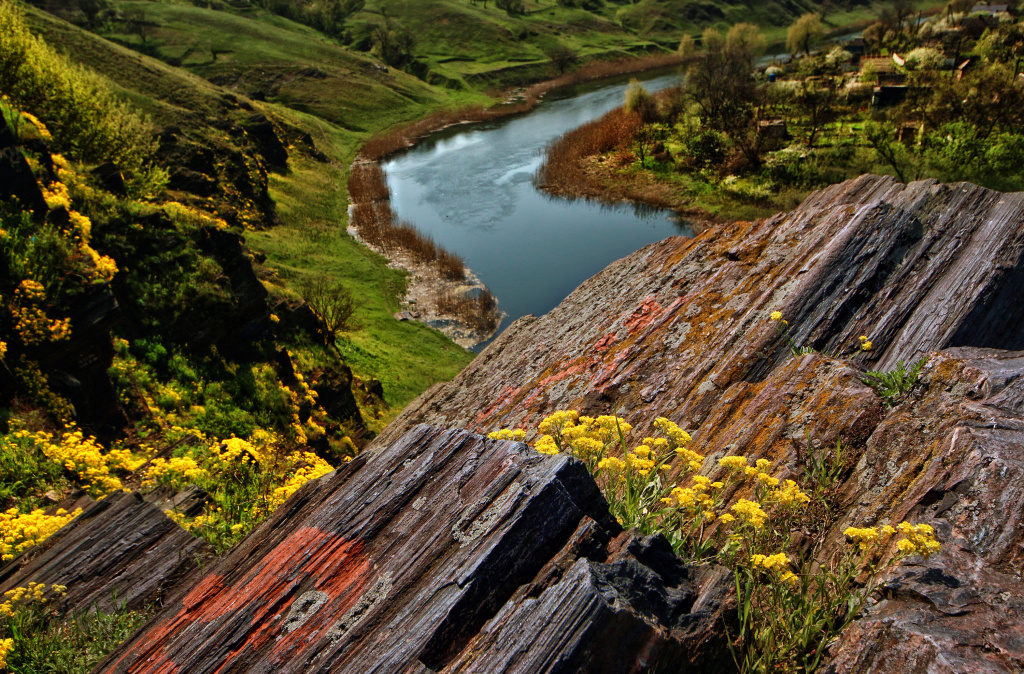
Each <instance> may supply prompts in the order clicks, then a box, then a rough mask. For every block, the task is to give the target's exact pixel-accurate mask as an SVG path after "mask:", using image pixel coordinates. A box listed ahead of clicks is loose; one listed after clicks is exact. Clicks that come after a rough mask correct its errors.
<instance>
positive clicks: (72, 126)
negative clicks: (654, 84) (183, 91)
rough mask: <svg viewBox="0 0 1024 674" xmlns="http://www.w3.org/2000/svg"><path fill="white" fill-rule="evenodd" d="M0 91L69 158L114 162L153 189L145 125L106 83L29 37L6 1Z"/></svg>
mask: <svg viewBox="0 0 1024 674" xmlns="http://www.w3.org/2000/svg"><path fill="white" fill-rule="evenodd" d="M0 91H2V92H3V93H4V95H5V96H6V97H7V98H8V99H9V101H10V102H11V103H12V104H13V105H14V106H16V107H18V108H21V109H23V110H25V111H27V112H30V113H32V114H33V115H35V116H36V117H38V118H39V119H40V120H42V121H43V122H44V123H45V124H46V125H47V126H48V127H49V128H50V129H51V132H52V134H53V141H54V143H56V145H57V146H58V147H60V148H61V149H62V150H63V151H64V152H66V153H67V154H68V155H70V156H71V157H72V158H74V159H79V160H82V161H86V162H102V161H113V162H115V163H117V164H118V165H119V166H120V167H121V168H122V169H123V170H124V171H125V172H126V173H127V174H128V175H129V176H130V177H131V178H133V179H134V181H133V182H134V183H136V184H138V183H141V184H144V185H148V189H152V188H153V187H154V185H153V184H152V183H153V182H154V175H155V174H154V171H155V169H153V168H151V167H150V166H149V165H148V160H149V158H150V157H151V156H152V154H153V151H154V150H155V147H156V145H155V138H154V137H153V135H152V133H151V129H150V124H149V121H148V120H147V119H145V118H144V117H142V116H141V115H140V114H138V113H137V112H135V110H134V109H132V108H131V106H130V105H129V104H128V103H126V102H124V101H122V100H120V99H119V98H118V97H117V96H115V95H114V92H113V87H112V86H111V85H110V83H109V82H108V80H106V79H105V78H103V77H101V76H100V75H97V74H96V73H94V72H92V71H91V70H88V69H86V68H83V67H82V66H79V65H77V64H75V63H73V62H72V61H70V60H69V59H68V58H67V57H65V56H63V55H61V54H59V53H57V52H56V51H55V50H54V49H53V48H52V47H50V46H49V45H47V44H46V43H45V42H44V41H43V40H42V39H40V38H38V37H35V36H33V35H32V34H31V33H30V32H29V30H28V27H27V26H26V24H25V20H24V17H23V15H22V12H21V10H20V9H18V8H17V7H16V5H15V4H14V3H13V2H11V0H0ZM157 172H159V171H157ZM156 182H157V183H159V180H157V181H156Z"/></svg>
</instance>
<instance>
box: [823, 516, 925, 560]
mask: <svg viewBox="0 0 1024 674" xmlns="http://www.w3.org/2000/svg"><path fill="white" fill-rule="evenodd" d="M897 532H899V533H900V534H902V535H903V536H904V538H901V539H900V540H898V541H896V549H897V550H898V551H899V555H900V556H907V555H913V554H919V555H922V556H924V557H925V558H927V557H930V556H931V555H932V554H934V553H936V552H938V551H939V548H940V547H941V544H940V543H939V542H938V541H937V540H935V530H934V529H933V528H932V527H931V525H928V524H917V525H914V524H911V523H910V522H900V523H899V524H897V525H896V526H895V527H893V526H892V525H889V524H885V525H883V526H880V527H878V528H877V529H875V528H873V527H847V528H846V530H844V531H843V535H844V536H846V537H847V538H848V539H849V540H850V542H851V543H853V544H854V545H856V546H857V547H858V548H860V550H861V551H862V552H866V551H868V550H870V549H871V548H872V547H874V545H875V544H876V543H885V542H886V541H888V540H889V538H891V537H892V536H893V535H894V534H896V533H897Z"/></svg>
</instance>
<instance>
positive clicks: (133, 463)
mask: <svg viewBox="0 0 1024 674" xmlns="http://www.w3.org/2000/svg"><path fill="white" fill-rule="evenodd" d="M19 433H21V434H24V435H22V436H20V437H28V436H29V433H28V432H27V431H18V432H16V433H15V435H16V436H18V434H19ZM35 438H36V439H37V440H38V441H41V442H42V451H43V454H45V455H46V457H47V458H48V459H50V460H51V461H54V462H56V463H60V464H62V465H63V466H64V467H65V468H66V469H67V470H69V471H71V472H73V473H76V474H77V475H78V477H79V479H80V480H81V481H82V482H83V483H84V484H85V486H86V487H88V488H89V491H90V492H92V493H93V494H94V495H97V494H99V495H105V494H109V493H110V492H112V491H116V490H118V489H121V480H119V479H118V478H117V477H115V476H114V475H113V474H112V471H118V470H123V471H125V472H129V473H130V472H132V471H133V470H135V469H136V468H138V467H140V466H141V465H142V464H143V463H145V459H135V458H134V457H133V456H132V453H131V452H130V451H128V450H127V449H111V450H110V451H109V452H107V453H106V454H104V453H103V448H102V447H101V446H100V445H99V443H97V442H96V438H94V437H92V436H89V437H85V435H84V434H83V433H82V431H80V430H78V429H73V430H71V431H68V432H65V433H63V434H62V436H61V439H60V441H59V442H53V436H51V435H50V434H49V433H37V434H36V435H35Z"/></svg>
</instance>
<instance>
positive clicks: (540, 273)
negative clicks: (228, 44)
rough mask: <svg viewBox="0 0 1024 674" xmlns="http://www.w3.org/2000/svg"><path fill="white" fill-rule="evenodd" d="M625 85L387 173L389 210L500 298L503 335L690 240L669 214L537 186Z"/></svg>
mask: <svg viewBox="0 0 1024 674" xmlns="http://www.w3.org/2000/svg"><path fill="white" fill-rule="evenodd" d="M678 81H679V75H678V74H675V73H671V74H662V75H659V76H655V77H653V78H648V79H647V80H646V81H645V82H644V85H645V86H646V87H647V88H648V90H650V91H656V90H659V89H662V88H665V87H668V86H671V85H673V84H676V83H677V82H678ZM627 83H628V80H627V79H626V78H621V79H618V80H606V81H602V82H601V83H599V84H593V83H591V84H589V85H581V86H578V87H575V88H573V89H565V90H559V91H557V92H552V93H551V94H549V95H548V97H546V99H545V100H544V101H543V102H542V103H541V104H540V105H538V106H537V107H536V108H534V110H532V111H531V112H529V113H526V114H524V115H522V116H518V117H514V118H509V119H504V120H500V121H498V122H489V123H484V124H475V125H472V126H460V127H453V128H452V129H448V130H446V131H442V132H439V133H437V134H434V135H432V136H430V137H428V138H426V139H424V140H423V141H422V142H420V143H418V144H417V145H416V147H414V148H413V149H411V150H409V151H407V152H405V153H402V154H401V155H398V156H396V157H393V158H392V159H391V160H390V161H388V162H386V163H385V164H384V170H385V171H386V172H387V175H388V184H389V186H390V187H391V195H392V197H391V198H392V208H393V209H394V210H395V212H396V213H397V214H398V216H399V217H400V218H402V219H404V220H407V221H409V222H412V223H413V224H414V225H416V227H417V228H418V229H419V230H420V231H422V232H424V233H426V234H429V235H430V236H432V237H433V238H434V240H435V241H436V242H437V243H439V244H440V245H442V246H444V247H445V248H447V249H449V250H451V251H453V252H455V253H457V254H459V255H460V256H461V257H462V258H463V259H464V260H465V261H466V264H467V265H468V266H469V267H470V268H471V269H472V270H473V271H474V272H475V273H476V275H477V276H479V277H480V280H481V281H483V282H484V284H486V285H487V287H488V288H489V289H490V290H491V292H492V293H493V294H494V296H495V297H497V298H498V303H499V305H500V307H501V310H502V311H504V312H505V314H506V317H505V319H504V321H503V322H502V325H501V329H504V328H505V327H506V326H507V325H508V324H509V323H511V322H512V321H514V320H515V319H517V318H519V317H521V316H524V315H526V314H534V315H537V316H539V315H541V314H544V313H547V312H548V311H550V310H551V309H552V308H554V307H555V306H556V305H557V304H558V303H559V302H561V301H562V300H563V299H564V298H565V297H566V295H568V294H569V293H570V292H572V290H573V289H575V288H576V286H578V285H579V284H580V283H582V282H583V281H584V280H586V279H587V278H589V277H590V276H593V275H594V274H596V273H597V272H599V271H601V270H602V269H604V268H605V267H606V266H608V264H609V263H611V262H612V261H614V260H617V259H619V258H621V257H625V256H626V255H629V254H630V253H632V252H634V251H636V250H638V249H639V248H642V247H643V246H645V245H647V244H649V243H652V242H654V241H659V240H661V239H664V238H665V237H668V236H672V235H677V234H683V235H692V230H691V229H690V225H689V224H688V223H686V222H683V221H680V220H679V219H678V218H677V216H676V215H675V213H673V212H671V211H664V210H659V209H651V208H649V207H633V206H630V205H617V206H606V205H599V204H596V203H593V202H589V201H583V200H575V201H569V200H565V199H560V198H553V197H550V196H548V195H546V194H545V193H543V192H540V191H539V190H537V189H536V188H535V187H534V185H533V176H534V173H535V172H536V170H537V169H538V168H539V167H540V165H541V163H542V161H543V155H544V150H545V148H546V147H547V146H548V144H549V143H551V141H553V140H555V139H556V138H558V137H559V136H561V135H562V134H564V133H565V132H566V131H569V130H571V129H574V128H576V127H578V126H580V125H582V124H585V123H586V122H589V121H591V120H593V119H596V118H597V117H600V116H601V115H603V114H604V113H606V112H608V111H609V110H612V109H614V108H616V107H618V106H620V105H622V100H623V96H624V93H625V88H626V86H627ZM482 346H483V345H481V347H479V348H482Z"/></svg>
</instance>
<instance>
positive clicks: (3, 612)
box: [0, 582, 68, 618]
mask: <svg viewBox="0 0 1024 674" xmlns="http://www.w3.org/2000/svg"><path fill="white" fill-rule="evenodd" d="M67 590H68V588H67V587H65V586H64V585H51V586H50V592H52V593H53V594H54V595H56V596H63V595H64V594H65V593H66V592H67ZM32 602H38V603H40V604H45V603H46V584H45V583H33V582H29V584H28V585H27V586H26V587H16V588H14V589H13V590H8V591H7V592H4V603H2V604H0V616H4V617H7V618H9V617H11V616H12V615H14V613H15V612H16V611H17V610H18V608H19V607H20V606H25V605H27V604H31V603H32Z"/></svg>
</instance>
